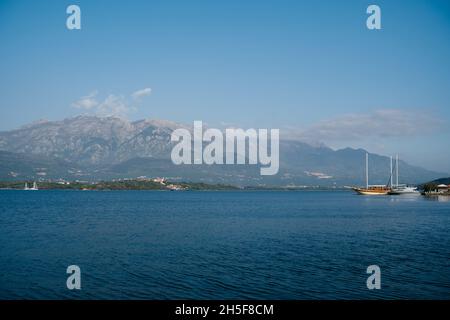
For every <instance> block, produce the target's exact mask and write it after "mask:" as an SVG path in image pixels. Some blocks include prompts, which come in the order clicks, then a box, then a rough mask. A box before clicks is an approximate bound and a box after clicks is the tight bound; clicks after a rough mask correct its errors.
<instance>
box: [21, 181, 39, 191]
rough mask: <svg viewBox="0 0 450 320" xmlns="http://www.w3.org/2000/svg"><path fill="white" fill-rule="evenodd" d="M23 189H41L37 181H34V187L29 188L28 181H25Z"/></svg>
mask: <svg viewBox="0 0 450 320" xmlns="http://www.w3.org/2000/svg"><path fill="white" fill-rule="evenodd" d="M23 190H29V191H35V190H39V189H38V186H37V183H36V181H34V182H33V187H31V188H29V187H28V183H27V182H25V187H24V188H23Z"/></svg>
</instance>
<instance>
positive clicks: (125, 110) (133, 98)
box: [72, 88, 152, 117]
mask: <svg viewBox="0 0 450 320" xmlns="http://www.w3.org/2000/svg"><path fill="white" fill-rule="evenodd" d="M151 91H152V89H151V88H145V89H142V90H137V91H135V92H133V93H132V94H131V95H130V97H128V98H127V97H125V96H123V95H116V94H110V95H108V96H107V97H106V98H105V99H103V100H101V99H100V100H98V99H97V95H98V91H97V90H95V91H93V92H92V93H90V94H88V95H86V96H83V97H81V98H80V99H78V100H77V101H75V102H74V103H73V104H72V106H73V107H75V108H77V109H84V110H86V111H88V112H89V113H94V114H96V115H99V116H120V117H126V116H127V115H128V114H130V113H132V112H135V111H137V109H138V105H139V102H140V100H141V98H142V97H145V96H147V95H149V94H151Z"/></svg>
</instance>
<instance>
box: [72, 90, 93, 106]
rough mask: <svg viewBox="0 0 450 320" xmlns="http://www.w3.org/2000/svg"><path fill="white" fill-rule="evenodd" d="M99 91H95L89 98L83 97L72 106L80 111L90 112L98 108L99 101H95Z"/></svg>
mask: <svg viewBox="0 0 450 320" xmlns="http://www.w3.org/2000/svg"><path fill="white" fill-rule="evenodd" d="M97 93H98V92H97V91H93V92H91V93H90V94H88V95H87V96H84V97H81V98H80V99H78V100H77V101H75V102H74V103H73V104H72V105H73V106H74V107H75V108H78V109H85V110H90V109H92V108H95V107H97V106H98V104H99V103H98V101H97V100H96V99H95V97H96V96H97Z"/></svg>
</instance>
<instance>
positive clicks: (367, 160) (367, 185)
mask: <svg viewBox="0 0 450 320" xmlns="http://www.w3.org/2000/svg"><path fill="white" fill-rule="evenodd" d="M366 189H369V153H368V152H366Z"/></svg>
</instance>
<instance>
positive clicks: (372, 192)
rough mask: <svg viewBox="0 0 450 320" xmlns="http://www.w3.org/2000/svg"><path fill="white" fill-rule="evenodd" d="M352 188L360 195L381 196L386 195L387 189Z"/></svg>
mask: <svg viewBox="0 0 450 320" xmlns="http://www.w3.org/2000/svg"><path fill="white" fill-rule="evenodd" d="M353 190H354V191H355V192H356V193H358V194H361V195H365V196H382V195H387V194H388V192H389V190H388V189H363V188H353Z"/></svg>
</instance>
